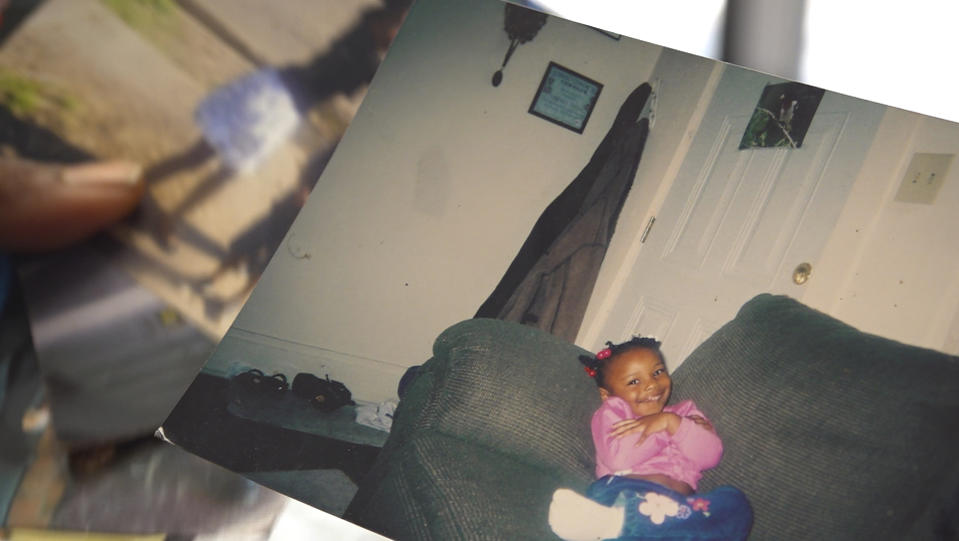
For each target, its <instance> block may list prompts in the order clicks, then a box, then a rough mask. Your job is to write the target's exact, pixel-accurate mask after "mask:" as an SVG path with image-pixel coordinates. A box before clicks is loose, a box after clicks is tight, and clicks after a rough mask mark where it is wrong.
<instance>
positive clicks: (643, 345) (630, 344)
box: [579, 336, 666, 387]
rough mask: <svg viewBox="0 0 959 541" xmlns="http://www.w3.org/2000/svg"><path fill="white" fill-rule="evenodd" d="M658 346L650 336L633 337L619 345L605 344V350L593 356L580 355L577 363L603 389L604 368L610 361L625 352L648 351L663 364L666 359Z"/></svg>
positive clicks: (657, 342) (657, 341)
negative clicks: (581, 364)
mask: <svg viewBox="0 0 959 541" xmlns="http://www.w3.org/2000/svg"><path fill="white" fill-rule="evenodd" d="M660 345H662V342H660V341H659V340H656V339H655V338H653V337H651V336H634V337H632V338H631V339H629V340H627V341H626V342H623V343H621V344H613V343H612V342H606V348H605V349H603V350H602V351H600V352H599V353H597V354H596V355H593V356H589V355H580V356H579V362H581V363H583V365H584V366H585V367H586V372H587V373H588V374H589V375H590V376H592V377H593V379H594V380H596V385H597V386H598V387H605V385H606V380H605V372H606V367H607V366H609V363H610V361H612V360H613V359H615V358H616V357H617V356H618V355H620V354H622V353H625V352H627V351H630V350H633V349H648V350H650V351H652V352H653V353H655V354H656V356H657V357H659V360H660V361H662V362H663V363H664V364H665V363H666V359H665V358H664V357H663V352H662V351H661V350H660V349H659V346H660Z"/></svg>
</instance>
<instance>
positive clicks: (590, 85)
mask: <svg viewBox="0 0 959 541" xmlns="http://www.w3.org/2000/svg"><path fill="white" fill-rule="evenodd" d="M602 90H603V85H602V84H601V83H599V82H597V81H594V80H592V79H590V78H589V77H586V76H584V75H580V74H579V73H576V72H575V71H573V70H571V69H568V68H564V67H563V66H560V65H559V64H557V63H556V62H550V63H549V66H547V67H546V73H544V74H543V80H542V81H540V83H539V88H538V89H537V90H536V96H535V97H534V98H533V103H532V105H530V106H529V112H530V114H532V115H536V116H538V117H540V118H542V119H544V120H548V121H550V122H552V123H554V124H558V125H560V126H562V127H564V128H567V129H569V130H572V131H574V132H576V133H583V130H585V129H586V123H587V122H588V121H589V116H590V115H591V114H592V113H593V108H594V107H595V106H596V100H598V99H599V93H600V92H601V91H602Z"/></svg>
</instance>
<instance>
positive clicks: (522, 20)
mask: <svg viewBox="0 0 959 541" xmlns="http://www.w3.org/2000/svg"><path fill="white" fill-rule="evenodd" d="M503 18H504V21H503V27H504V30H506V35H507V36H509V49H507V50H506V56H505V57H504V58H503V65H502V66H501V67H500V69H498V70H496V73H494V74H493V86H499V85H500V83H502V82H503V69H505V68H506V63H507V62H509V58H510V57H511V56H512V55H513V51H515V50H516V47H517V46H519V45H520V44H521V43H526V42H527V41H530V40H532V39H533V38H534V37H536V34H537V33H538V32H539V29H540V28H542V27H543V25H544V24H546V14H545V13H541V12H539V11H535V10H532V9H528V8H524V7H522V6H517V5H514V4H506V11H505V15H504V17H503Z"/></svg>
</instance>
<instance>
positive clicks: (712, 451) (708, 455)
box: [673, 400, 723, 470]
mask: <svg viewBox="0 0 959 541" xmlns="http://www.w3.org/2000/svg"><path fill="white" fill-rule="evenodd" d="M673 413H676V414H677V415H679V416H680V417H682V420H681V421H680V423H679V428H678V429H677V430H676V433H675V434H673V442H674V443H675V444H676V446H677V447H679V450H680V451H682V453H683V455H685V456H686V457H687V458H689V459H690V460H692V461H693V462H694V463H695V464H696V465H697V466H698V467H699V468H700V470H705V469H708V468H712V467H714V466H716V465H717V464H719V459H721V458H722V456H723V442H722V440H720V439H719V436H718V435H717V434H716V431H715V429H714V430H709V429H708V428H706V427H704V426H702V425H700V424H697V423H696V422H695V421H693V420H692V419H690V418H689V417H690V416H692V415H698V416H700V417H702V418H703V419H706V416H705V415H703V412H701V411H699V409H697V408H696V405H695V404H693V402H692V401H691V400H688V401H685V402H681V403H680V404H677V406H676V407H675V409H674V411H673ZM706 420H707V421H708V419H706Z"/></svg>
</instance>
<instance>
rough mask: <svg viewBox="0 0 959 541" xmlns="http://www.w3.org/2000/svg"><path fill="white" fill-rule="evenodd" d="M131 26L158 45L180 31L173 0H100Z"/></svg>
mask: <svg viewBox="0 0 959 541" xmlns="http://www.w3.org/2000/svg"><path fill="white" fill-rule="evenodd" d="M100 1H101V2H102V3H103V5H105V6H106V7H107V8H109V9H110V11H112V12H113V13H115V14H116V15H117V17H120V19H121V20H123V22H125V23H126V24H127V25H128V26H129V27H130V28H132V29H134V30H135V31H137V32H139V33H140V34H141V35H143V36H144V37H146V38H147V39H149V40H150V41H152V42H154V43H155V44H158V45H163V43H164V42H165V40H166V39H169V38H170V37H171V36H172V37H175V36H177V35H178V33H179V32H180V26H179V21H178V19H177V10H178V8H177V6H176V4H175V3H174V2H173V0H100Z"/></svg>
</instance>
